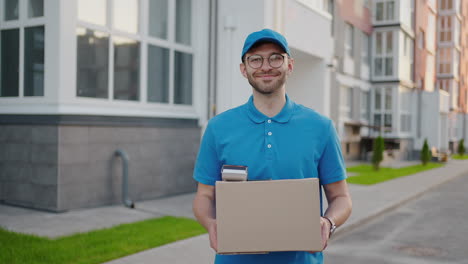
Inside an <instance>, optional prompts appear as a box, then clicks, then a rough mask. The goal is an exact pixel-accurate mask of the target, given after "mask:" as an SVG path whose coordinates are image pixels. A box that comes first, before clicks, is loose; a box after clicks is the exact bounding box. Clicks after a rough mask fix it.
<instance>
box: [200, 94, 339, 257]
mask: <svg viewBox="0 0 468 264" xmlns="http://www.w3.org/2000/svg"><path fill="white" fill-rule="evenodd" d="M224 164H228V165H243V166H247V167H248V178H249V179H250V180H270V179H271V180H277V179H302V178H319V180H320V184H321V185H324V184H329V183H333V182H337V181H341V180H344V179H345V178H346V172H345V166H344V161H343V156H342V154H341V147H340V141H339V139H338V136H337V134H336V130H335V128H334V126H333V123H332V122H331V120H330V119H328V118H326V117H324V116H322V115H320V114H318V113H317V112H315V111H313V110H311V109H309V108H307V107H304V106H303V105H299V104H296V103H294V102H293V101H292V100H290V99H289V97H288V96H286V104H285V105H284V107H283V109H282V110H281V112H280V113H279V114H277V115H276V116H274V117H272V118H269V117H267V116H265V115H264V114H262V113H261V112H260V111H258V110H257V109H256V108H255V106H254V103H253V97H252V96H251V97H250V99H249V101H248V102H247V103H246V104H244V105H241V106H239V107H236V108H233V109H231V110H228V111H226V112H224V113H222V114H219V115H217V116H215V117H214V118H212V119H211V120H210V121H209V123H208V126H207V128H206V131H205V133H204V135H203V139H202V142H201V145H200V150H199V153H198V157H197V161H196V164H195V169H194V175H193V177H194V179H195V180H196V181H198V182H200V183H203V184H207V185H215V183H216V181H219V180H221V167H222V165H224ZM215 263H216V264H221V263H222V264H226V263H243V264H249V263H252V264H253V263H255V264H258V263H269V264H275V263H278V264H279V263H281V264H289V263H291V264H293V263H294V264H296V263H297V264H299V263H300V264H306V263H310V264H312V263H313V264H315V263H323V256H322V253H316V254H310V253H307V252H272V253H269V254H247V255H217V256H216V260H215Z"/></svg>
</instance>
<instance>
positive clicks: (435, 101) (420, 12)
mask: <svg viewBox="0 0 468 264" xmlns="http://www.w3.org/2000/svg"><path fill="white" fill-rule="evenodd" d="M437 4H438V3H437V1H436V0H431V1H420V0H416V1H415V25H414V32H415V34H416V39H415V42H416V45H415V47H414V57H415V64H414V79H415V84H416V89H417V95H416V98H415V100H414V102H413V103H414V105H415V106H416V111H415V116H416V117H417V118H416V120H415V122H414V127H415V129H414V130H413V133H414V149H415V151H414V156H415V157H417V156H418V153H419V151H420V150H421V149H422V146H423V143H424V140H427V141H428V144H429V146H430V147H431V148H435V149H437V150H439V151H446V150H447V148H448V118H447V117H448V113H449V111H450V110H449V104H448V102H449V93H448V92H447V91H444V90H441V89H439V87H437V85H436V81H437V78H436V74H437V72H436V57H437V55H438V53H437V38H438V34H437V32H439V31H438V26H437V23H438V21H437V16H438V12H437ZM439 35H440V34H439ZM443 36H444V38H445V33H443Z"/></svg>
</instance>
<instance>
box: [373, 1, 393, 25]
mask: <svg viewBox="0 0 468 264" xmlns="http://www.w3.org/2000/svg"><path fill="white" fill-rule="evenodd" d="M394 18H395V1H394V0H376V1H375V20H376V21H377V22H383V21H391V20H393V19H394Z"/></svg>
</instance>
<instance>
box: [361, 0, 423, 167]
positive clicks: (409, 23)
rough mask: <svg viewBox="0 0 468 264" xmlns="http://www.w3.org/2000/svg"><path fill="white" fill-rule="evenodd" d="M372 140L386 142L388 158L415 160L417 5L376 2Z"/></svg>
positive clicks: (379, 0)
mask: <svg viewBox="0 0 468 264" xmlns="http://www.w3.org/2000/svg"><path fill="white" fill-rule="evenodd" d="M372 9H373V16H372V24H373V33H372V55H371V56H372V62H371V69H372V70H371V81H372V95H371V124H372V126H373V127H374V129H373V130H372V131H371V133H370V135H371V137H373V138H375V137H377V136H378V135H381V136H382V137H384V139H385V145H386V149H387V150H388V154H389V155H390V156H392V157H393V158H395V159H408V158H411V156H412V152H413V144H414V142H413V137H412V129H413V127H412V124H413V122H414V120H415V116H414V113H415V109H413V107H414V105H413V104H412V103H411V102H413V100H415V92H414V81H413V68H414V55H413V51H414V49H413V44H414V38H415V32H414V30H413V28H414V2H413V1H403V0H401V1H398V0H375V1H372Z"/></svg>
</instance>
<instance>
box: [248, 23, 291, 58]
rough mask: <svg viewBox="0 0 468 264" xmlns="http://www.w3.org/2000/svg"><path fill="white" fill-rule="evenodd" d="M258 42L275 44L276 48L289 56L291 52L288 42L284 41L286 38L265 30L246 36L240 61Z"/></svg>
mask: <svg viewBox="0 0 468 264" xmlns="http://www.w3.org/2000/svg"><path fill="white" fill-rule="evenodd" d="M258 42H271V43H275V44H277V45H278V46H280V47H281V48H282V49H283V50H284V52H286V53H287V54H288V55H289V56H291V52H290V51H289V48H288V42H287V41H286V38H285V37H284V36H283V35H281V34H280V33H278V32H276V31H274V30H271V29H267V28H266V29H263V30H260V31H256V32H253V33H251V34H250V35H248V36H247V38H246V39H245V42H244V48H242V56H241V60H243V58H244V55H245V54H246V53H247V52H248V51H249V50H250V49H251V48H252V47H253V46H254V45H255V44H256V43H258Z"/></svg>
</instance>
